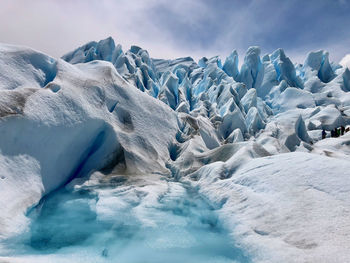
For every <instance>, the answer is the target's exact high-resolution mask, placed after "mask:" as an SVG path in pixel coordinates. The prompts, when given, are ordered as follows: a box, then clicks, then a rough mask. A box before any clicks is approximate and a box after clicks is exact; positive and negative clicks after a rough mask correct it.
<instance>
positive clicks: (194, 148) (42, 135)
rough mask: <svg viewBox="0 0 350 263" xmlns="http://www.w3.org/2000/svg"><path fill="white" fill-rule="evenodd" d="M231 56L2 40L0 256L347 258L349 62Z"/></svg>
mask: <svg viewBox="0 0 350 263" xmlns="http://www.w3.org/2000/svg"><path fill="white" fill-rule="evenodd" d="M238 65H239V63H238V53H237V52H236V51H233V52H232V53H231V54H230V55H229V56H228V57H227V58H226V59H225V62H224V63H223V64H222V62H221V59H220V57H218V56H215V57H212V58H205V57H204V58H202V59H200V60H199V61H198V62H196V61H194V60H193V59H192V58H191V57H185V58H178V59H173V60H166V59H153V58H152V57H151V56H150V54H149V53H148V52H147V51H146V50H144V49H142V48H141V47H138V46H131V47H130V49H129V50H127V51H124V50H123V48H122V46H121V45H118V44H115V42H114V40H113V39H112V38H107V39H104V40H101V41H99V42H95V41H92V42H89V43H87V44H85V45H83V46H81V47H79V48H77V49H76V50H74V51H72V52H70V53H68V54H66V55H64V56H63V57H62V58H61V59H54V58H52V57H50V56H48V55H45V54H42V53H40V52H38V51H34V50H32V49H29V48H25V47H17V46H11V45H5V44H1V45H0V67H1V71H0V134H1V137H0V195H1V199H0V209H1V211H2V212H1V213H0V226H1V227H0V261H1V260H5V261H6V262H7V261H8V262H48V261H53V262H65V261H67V260H68V261H75V262H83V261H89V259H93V260H95V261H96V262H111V260H113V259H114V258H116V257H118V259H119V260H120V261H121V262H135V261H137V260H139V259H140V258H147V259H149V260H151V261H152V262H161V261H162V262H164V259H169V258H171V259H172V260H173V261H174V262H178V261H179V260H182V261H186V260H187V261H188V260H190V261H194V262H196V261H198V262H205V261H207V262H214V259H215V260H216V261H217V262H232V261H235V260H236V261H238V262H251V261H252V262H281V261H283V262H300V261H304V262H316V261H317V262H318V261H322V260H323V261H324V260H326V261H328V262H331V260H332V259H334V260H335V262H345V261H346V259H347V258H348V257H349V256H350V255H349V251H350V248H349V245H348V244H350V240H349V235H348V233H349V231H350V230H349V229H348V225H347V224H346V222H347V221H348V220H349V215H348V213H347V212H346V211H348V210H349V209H350V207H349V202H348V197H347V196H348V195H347V194H348V193H349V192H350V185H349V184H348V182H349V178H348V173H347V171H348V169H349V167H348V166H349V164H348V161H349V155H350V151H349V144H350V137H349V135H348V134H346V135H344V136H341V137H339V138H329V136H328V137H327V138H326V139H324V140H322V139H321V138H322V137H321V132H322V129H325V130H326V131H327V133H328V134H329V132H330V130H331V129H334V128H337V127H339V126H341V125H343V126H344V127H346V126H349V125H350V92H349V91H350V71H349V69H347V68H343V67H341V66H340V65H337V64H334V63H331V62H330V61H329V55H328V52H326V51H322V50H321V51H316V52H310V53H309V54H308V56H307V58H306V60H305V62H304V64H302V65H294V64H293V62H292V61H291V59H290V58H288V56H287V55H286V54H285V52H284V50H283V49H277V50H276V51H274V52H272V53H271V54H267V55H264V56H263V57H261V56H260V48H258V47H251V48H249V49H248V50H247V52H246V55H245V58H244V61H243V64H242V66H241V67H240V68H239V66H238ZM334 220H335V221H334ZM334 222H335V223H336V225H337V227H335V223H334ZM320 229H322V231H320ZM165 233H166V234H165ZM135 247H138V248H139V250H138V251H137V253H136V252H135ZM137 254H138V255H139V257H137ZM90 261H91V260H90ZM216 261H215V262H216Z"/></svg>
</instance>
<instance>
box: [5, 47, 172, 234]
mask: <svg viewBox="0 0 350 263" xmlns="http://www.w3.org/2000/svg"><path fill="white" fill-rule="evenodd" d="M1 63H3V65H6V66H4V68H5V70H4V71H1V72H0V79H1V90H0V94H1V95H0V101H1V104H0V105H1V106H0V108H1V120H0V133H1V139H0V150H1V162H0V170H1V172H0V173H1V175H2V180H1V184H0V192H1V194H2V196H3V198H1V200H0V204H1V211H2V212H1V214H2V217H1V219H0V220H1V223H0V224H1V233H0V234H1V235H5V234H6V233H10V232H12V231H13V230H14V229H18V225H16V224H15V225H13V223H14V222H16V217H23V213H24V212H25V211H26V209H27V208H28V207H30V206H31V205H34V204H36V203H37V202H39V200H40V198H41V196H42V195H43V194H47V193H49V192H51V191H52V190H54V189H56V188H57V187H59V186H61V185H63V184H65V183H66V182H68V181H69V180H71V179H72V178H75V177H81V176H85V175H88V174H89V173H90V172H91V171H93V170H97V169H105V170H106V171H108V169H111V168H113V167H114V166H115V165H117V167H116V168H115V169H120V170H121V171H122V172H123V173H149V172H154V171H157V172H160V173H164V172H166V170H167V169H166V167H165V163H166V162H167V160H168V159H169V158H170V157H169V150H168V148H169V147H170V146H169V145H171V143H172V141H173V139H174V137H175V134H176V131H177V125H178V124H177V117H176V115H175V113H174V112H172V111H171V109H170V108H169V107H167V106H166V105H165V104H163V103H161V102H160V101H158V100H155V99H154V98H152V97H150V96H147V95H146V94H144V93H142V92H140V91H139V90H137V89H135V88H133V87H132V86H130V84H128V83H127V82H126V81H125V80H123V79H122V78H121V77H120V75H119V73H118V72H117V71H116V70H115V68H114V67H113V66H112V65H111V64H110V63H106V62H103V61H93V62H91V63H86V64H79V65H76V66H73V65H71V64H68V63H67V62H65V61H63V60H58V61H55V60H53V59H52V58H50V57H48V56H46V55H43V54H41V53H38V52H36V51H33V50H30V49H25V48H16V47H12V46H5V45H2V46H1ZM22 71H24V72H26V73H25V74H24V75H21V72H22ZM11 72H13V74H11ZM47 76H50V78H49V79H48V78H47ZM15 84H16V86H15ZM154 127H157V132H155V130H154ZM11 200H14V201H13V202H11ZM13 228H14V229H13Z"/></svg>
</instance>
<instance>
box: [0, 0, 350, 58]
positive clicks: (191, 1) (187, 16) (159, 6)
mask: <svg viewBox="0 0 350 263" xmlns="http://www.w3.org/2000/svg"><path fill="white" fill-rule="evenodd" d="M109 36H112V37H113V38H114V40H115V42H116V43H120V44H122V46H123V50H127V49H128V48H129V47H130V45H138V46H140V47H142V48H144V49H147V50H148V52H149V53H150V55H151V57H155V58H176V57H181V56H192V57H193V58H195V59H199V58H201V57H202V56H207V57H211V56H214V55H220V56H222V58H224V57H226V56H228V55H229V54H230V52H231V51H232V50H234V49H236V50H237V51H238V52H239V54H240V57H241V58H242V57H244V53H245V51H246V50H247V48H248V47H249V46H260V48H261V50H262V55H264V54H265V53H271V52H272V51H274V50H275V49H277V48H283V49H284V50H285V51H286V54H287V56H289V57H291V59H292V60H293V62H298V63H303V61H304V59H305V56H306V55H307V53H308V52H309V51H316V50H319V49H324V50H327V51H329V52H330V59H331V60H332V61H335V62H339V61H340V60H341V59H342V58H343V57H344V56H345V55H346V54H349V53H350V0H244V1H243V0H31V1H28V0H1V8H0V42H2V43H10V44H18V45H25V46H29V47H32V48H34V49H37V50H39V51H42V52H44V53H47V54H49V55H51V56H53V57H56V58H57V57H60V56H62V55H63V54H65V53H67V52H69V51H71V50H74V49H75V48H77V47H79V46H81V45H83V44H85V43H86V42H89V41H92V40H95V41H98V40H100V39H104V38H107V37H109ZM241 60H242V59H241Z"/></svg>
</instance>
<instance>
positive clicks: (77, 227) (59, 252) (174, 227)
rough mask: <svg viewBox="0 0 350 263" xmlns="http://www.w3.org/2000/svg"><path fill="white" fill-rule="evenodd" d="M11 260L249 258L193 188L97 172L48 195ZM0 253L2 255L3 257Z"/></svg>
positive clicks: (8, 255)
mask: <svg viewBox="0 0 350 263" xmlns="http://www.w3.org/2000/svg"><path fill="white" fill-rule="evenodd" d="M29 217H30V218H32V220H33V223H32V224H31V226H30V228H29V231H28V233H25V234H24V235H23V236H21V237H17V239H16V240H14V241H13V242H12V243H11V246H10V247H9V248H8V251H7V253H6V255H5V257H3V258H2V259H3V260H8V262H67V261H71V262H72V261H73V262H86V261H88V262H123V263H124V262H125V263H128V262H131V263H136V262H145V260H146V262H165V261H166V262H180V261H182V262H218V263H219V262H223V263H224V262H250V260H249V258H248V257H247V256H245V255H244V254H243V252H242V251H241V250H240V249H238V248H237V247H235V246H234V243H233V242H234V241H233V240H232V239H230V237H229V235H228V233H227V230H226V229H224V228H223V226H222V225H221V222H220V221H219V220H218V216H217V215H216V212H215V209H214V208H213V207H212V206H210V205H209V204H208V203H207V202H206V201H205V199H203V198H202V197H201V196H200V195H199V194H198V193H197V192H196V191H195V190H194V189H191V188H188V187H186V186H185V187H184V185H183V184H181V183H177V182H171V181H168V180H166V178H164V177H160V176H158V175H142V176H132V177H128V176H122V175H114V174H112V175H109V176H108V177H107V178H106V177H104V176H103V175H101V174H98V173H96V174H94V175H93V176H92V178H91V179H90V180H89V181H87V182H85V183H84V184H82V185H80V184H77V185H75V186H74V188H66V189H62V190H60V191H57V192H55V193H54V194H52V195H51V196H50V197H48V198H45V199H44V200H43V201H42V202H41V204H40V205H39V206H38V207H37V208H35V209H33V210H32V211H31V212H30V213H29ZM2 259H1V258H0V260H2Z"/></svg>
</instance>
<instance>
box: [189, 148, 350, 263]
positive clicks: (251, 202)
mask: <svg viewBox="0 0 350 263" xmlns="http://www.w3.org/2000/svg"><path fill="white" fill-rule="evenodd" d="M230 169H231V167H230V164H229V161H228V162H226V163H213V164H210V165H207V166H204V167H203V168H201V169H200V170H199V171H197V172H196V173H195V175H193V176H192V177H194V176H195V177H196V178H197V180H198V181H197V182H196V183H195V185H197V186H198V187H199V189H200V192H201V193H202V194H203V195H205V196H207V197H209V199H210V200H211V201H212V202H213V203H214V204H216V205H217V207H218V208H220V212H221V216H222V219H223V220H224V221H225V222H226V224H227V225H228V226H230V227H231V230H232V234H233V235H234V236H235V238H236V240H237V238H238V241H239V242H240V244H241V246H242V247H244V248H245V249H247V250H248V251H249V252H250V254H251V255H253V256H254V262H345V261H347V258H349V256H350V254H349V251H350V246H349V244H350V238H349V235H348V233H349V231H350V226H349V224H348V221H349V211H350V210H349V209H350V206H349V204H350V199H349V196H350V195H349V193H350V180H349V179H350V178H349V173H347V172H346V171H349V169H350V164H349V162H348V161H344V160H338V159H334V158H329V157H323V156H319V155H315V154H308V153H288V154H280V155H276V156H270V157H264V158H258V159H254V160H251V161H248V162H246V163H245V164H243V165H241V166H240V167H239V169H238V170H236V172H235V173H234V174H231V175H229V176H228V177H227V176H224V177H223V176H222V175H223V174H225V173H227V171H230ZM230 176H232V177H230ZM220 178H221V180H220ZM223 178H224V179H223Z"/></svg>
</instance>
